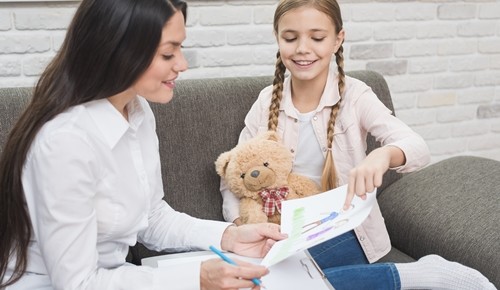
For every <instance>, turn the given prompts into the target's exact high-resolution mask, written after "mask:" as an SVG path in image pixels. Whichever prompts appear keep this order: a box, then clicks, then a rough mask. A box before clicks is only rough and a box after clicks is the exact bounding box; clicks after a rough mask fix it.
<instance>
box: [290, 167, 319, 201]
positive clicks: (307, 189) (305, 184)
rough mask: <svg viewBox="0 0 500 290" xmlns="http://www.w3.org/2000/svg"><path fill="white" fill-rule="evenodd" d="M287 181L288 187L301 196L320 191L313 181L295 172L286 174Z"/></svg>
mask: <svg viewBox="0 0 500 290" xmlns="http://www.w3.org/2000/svg"><path fill="white" fill-rule="evenodd" d="M288 183H289V184H290V187H291V188H293V189H294V190H295V193H296V194H297V195H299V196H301V197H306V196H310V195H314V194H317V193H319V192H320V189H319V188H318V186H317V185H316V183H314V181H312V180H311V179H309V178H307V177H305V176H302V175H298V174H295V173H290V175H289V176H288Z"/></svg>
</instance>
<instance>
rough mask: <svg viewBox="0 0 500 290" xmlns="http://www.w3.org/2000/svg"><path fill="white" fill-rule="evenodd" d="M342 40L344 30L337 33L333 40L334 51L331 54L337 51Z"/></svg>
mask: <svg viewBox="0 0 500 290" xmlns="http://www.w3.org/2000/svg"><path fill="white" fill-rule="evenodd" d="M344 38H345V32H344V29H342V30H340V32H339V33H337V38H336V39H335V51H334V52H333V53H334V54H335V53H337V51H339V48H340V46H341V45H342V43H344Z"/></svg>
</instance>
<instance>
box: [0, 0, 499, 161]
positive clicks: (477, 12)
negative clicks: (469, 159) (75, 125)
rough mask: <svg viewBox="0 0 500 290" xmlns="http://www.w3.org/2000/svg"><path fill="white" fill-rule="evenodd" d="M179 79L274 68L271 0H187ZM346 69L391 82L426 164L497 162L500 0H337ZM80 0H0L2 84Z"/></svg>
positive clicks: (22, 80) (21, 82) (32, 61)
mask: <svg viewBox="0 0 500 290" xmlns="http://www.w3.org/2000/svg"><path fill="white" fill-rule="evenodd" d="M188 3H189V5H190V8H189V17H188V39H187V40H186V42H185V44H184V46H185V54H186V57H187V58H188V61H189V63H190V69H189V70H188V71H187V72H186V73H184V74H183V76H182V78H185V79H186V78H204V77H222V76H247V75H271V74H273V72H274V57H275V54H276V49H277V47H276V44H275V41H274V36H273V33H272V18H273V12H274V8H275V5H276V3H277V1H276V0H247V1H244V0H191V1H190V0H188ZM340 4H341V8H342V13H343V18H344V25H345V30H346V43H345V45H344V48H345V50H344V51H345V57H346V60H345V64H346V70H358V69H370V70H375V71H378V72H380V73H382V74H383V75H384V76H385V77H386V80H387V82H388V84H389V87H390V89H391V93H392V96H393V99H394V105H395V107H396V110H397V115H398V116H399V117H400V118H401V119H403V120H404V121H405V122H406V123H407V124H409V125H410V126H411V127H412V128H414V129H415V130H416V131H417V132H419V133H420V134H421V135H422V136H423V137H424V138H425V139H426V141H427V142H428V144H429V147H430V149H431V152H432V160H433V162H436V161H439V160H442V159H444V158H448V157H451V156H455V155H477V156H483V157H488V158H493V159H496V160H500V1H499V0H496V1H495V0H466V1H458V0H420V1H406V0H340ZM77 5H78V3H77V2H54V3H47V2H33V3H21V2H19V3H0V86H4V87H5V86H30V85H33V84H34V82H35V81H36V79H37V77H38V75H39V74H40V72H41V71H42V70H43V68H44V66H45V65H46V63H47V62H48V61H49V60H50V58H51V57H52V56H53V55H54V53H55V52H56V51H57V49H58V48H59V47H60V45H61V43H62V40H63V38H64V34H65V28H66V27H67V25H68V24H69V21H70V19H71V17H72V15H73V13H74V11H75V7H76V6H77Z"/></svg>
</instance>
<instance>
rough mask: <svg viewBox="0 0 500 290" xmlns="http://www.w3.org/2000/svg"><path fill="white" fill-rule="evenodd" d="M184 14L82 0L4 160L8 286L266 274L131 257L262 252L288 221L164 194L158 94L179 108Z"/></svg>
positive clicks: (4, 282)
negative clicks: (136, 262) (186, 207)
mask: <svg viewBox="0 0 500 290" xmlns="http://www.w3.org/2000/svg"><path fill="white" fill-rule="evenodd" d="M185 15H186V4H185V3H184V2H183V1H180V0H140V1H137V0H113V1H108V0H83V1H82V2H81V4H80V7H79V8H78V10H77V12H76V14H75V17H74V19H73V21H72V24H71V26H70V27H69V29H68V31H67V35H66V39H65V41H64V44H63V46H62V48H61V50H60V51H59V53H58V54H57V56H56V57H55V58H54V60H53V61H52V62H51V64H50V65H49V66H48V67H47V69H46V70H45V72H44V73H43V75H42V77H41V79H40V80H39V82H38V84H37V86H36V88H35V91H34V95H33V99H32V101H31V103H30V104H29V105H28V107H27V109H26V111H25V112H24V113H23V115H22V116H21V118H20V119H19V121H18V122H17V124H16V125H15V127H14V128H13V129H12V131H11V133H10V135H9V139H8V141H7V143H6V144H5V146H4V150H3V152H2V156H1V159H0V207H1V208H0V214H1V217H0V239H1V242H0V288H1V289H5V287H7V289H23V290H26V289H92V290H96V289H131V290H135V289H199V288H201V289H221V288H223V286H224V287H227V288H226V289H236V288H251V287H254V283H253V282H252V279H253V278H256V277H257V278H258V277H261V276H263V275H265V274H266V273H267V272H268V270H267V269H266V268H264V267H262V266H256V265H250V264H247V263H245V264H243V263H242V264H240V266H233V265H229V264H228V263H226V262H224V261H222V260H221V259H212V260H208V261H205V262H202V263H199V262H198V263H196V262H193V263H188V264H183V265H178V266H176V267H167V268H155V269H153V268H150V267H142V266H133V265H130V264H127V263H125V257H126V256H127V253H128V250H129V246H131V245H134V244H135V243H136V242H137V241H138V240H139V241H141V242H142V243H143V244H145V245H146V246H148V247H149V248H151V249H156V250H158V251H161V250H166V249H171V250H185V251H186V250H190V249H208V247H209V246H210V245H215V246H218V247H220V248H222V249H224V250H228V251H234V252H237V253H239V254H242V255H247V256H254V257H263V256H264V255H265V254H266V253H267V251H268V250H269V249H270V247H271V246H272V244H273V243H274V241H275V240H279V239H283V236H282V235H281V234H280V233H279V226H278V225H272V224H260V225H256V226H251V227H246V228H241V227H236V226H230V224H229V223H223V222H215V221H206V220H200V219H195V218H192V217H189V216H187V215H185V214H182V213H179V212H176V211H174V210H173V209H172V208H171V207H170V206H169V205H168V204H167V203H165V202H164V201H163V200H162V198H163V196H164V193H163V185H162V180H161V168H160V159H159V152H158V138H157V136H156V132H155V119H154V116H153V113H152V111H151V108H150V107H149V105H148V101H149V102H158V103H167V102H169V101H170V100H171V99H172V97H173V89H174V87H175V80H176V78H177V77H178V75H179V73H181V72H182V71H184V70H186V68H187V63H186V60H185V58H184V56H183V54H182V52H181V43H182V42H183V41H184V39H185V34H186V32H185V27H184V19H185ZM199 232H203V233H205V234H204V235H201V236H200V235H199ZM258 288H259V287H257V286H255V287H254V288H253V289H258Z"/></svg>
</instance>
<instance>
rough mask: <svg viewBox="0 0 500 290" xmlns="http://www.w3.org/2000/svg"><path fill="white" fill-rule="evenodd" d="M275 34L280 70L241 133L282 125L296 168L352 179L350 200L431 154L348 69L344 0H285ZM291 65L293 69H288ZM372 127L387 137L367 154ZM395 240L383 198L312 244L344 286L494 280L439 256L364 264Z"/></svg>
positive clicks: (231, 212)
mask: <svg viewBox="0 0 500 290" xmlns="http://www.w3.org/2000/svg"><path fill="white" fill-rule="evenodd" d="M274 33H275V36H276V38H277V41H278V46H279V51H278V54H277V61H276V72H275V79H274V82H273V85H272V86H269V87H267V88H265V89H264V90H262V92H261V93H260V95H259V98H258V100H257V101H256V102H255V104H254V105H253V106H252V108H251V109H250V111H249V113H248V115H247V117H246V118H245V128H244V129H243V131H242V132H241V135H240V142H242V141H245V140H247V139H249V138H252V137H254V136H255V135H257V134H258V133H260V132H263V131H266V130H273V131H277V132H278V134H279V135H280V136H281V139H282V141H283V143H284V144H285V145H286V146H288V147H289V148H290V151H291V152H292V153H293V154H294V156H295V159H294V167H293V171H294V172H296V173H299V174H301V175H304V176H308V177H310V178H311V179H313V180H316V182H317V183H318V185H321V187H322V188H323V190H328V189H332V188H335V187H336V186H338V185H342V184H347V185H348V196H347V199H346V202H345V206H344V207H345V208H348V207H349V205H350V202H351V200H352V198H353V196H354V195H355V194H356V195H358V196H360V197H361V198H363V199H364V198H365V197H366V196H365V194H366V192H371V191H373V190H374V189H375V188H376V187H378V186H380V185H381V184H382V176H383V174H384V173H385V172H386V171H387V170H389V169H392V170H397V171H398V172H410V171H414V170H416V169H419V168H421V167H423V166H424V165H426V164H427V163H428V162H429V152H428V148H427V146H426V144H425V142H424V140H423V139H422V138H421V137H420V136H418V135H417V134H416V133H414V132H413V131H412V130H411V129H410V128H409V127H408V126H406V125H405V124H404V123H403V122H401V121H400V120H398V119H397V118H395V117H394V116H392V115H391V112H390V111H389V109H387V108H386V107H385V106H384V105H383V104H382V103H381V102H380V101H379V99H378V98H377V96H375V94H374V93H373V92H372V90H371V89H370V88H369V87H367V86H366V85H365V84H364V83H362V82H361V81H358V80H356V79H353V78H350V77H347V76H346V75H345V73H344V69H343V67H344V58H343V47H342V43H343V41H344V34H345V33H344V30H343V27H342V18H341V13H340V8H339V6H338V4H337V2H336V1H335V0H281V1H280V2H279V4H278V7H277V9H276V12H275V16H274ZM332 58H334V59H335V62H336V65H331V60H332ZM285 70H288V71H289V73H290V77H288V78H285ZM368 132H369V133H371V134H372V135H373V136H374V137H375V138H376V139H377V140H378V141H379V142H380V143H381V144H382V146H381V147H380V148H378V149H375V150H373V151H372V152H371V153H370V154H369V155H368V156H366V154H365V151H366V146H367V145H366V141H365V140H366V136H367V133H368ZM221 192H222V194H223V197H224V206H223V211H224V212H223V214H224V217H225V219H226V220H227V221H231V222H234V223H236V224H240V221H239V218H238V214H239V213H238V210H239V207H238V202H239V201H238V200H237V199H236V198H235V197H234V195H233V194H232V193H231V192H229V190H228V189H227V187H226V185H225V183H224V181H222V182H221ZM390 249H391V243H390V240H389V235H388V232H387V229H386V227H385V224H384V220H383V217H382V215H381V212H380V209H379V207H378V205H377V204H376V205H375V206H374V208H373V210H372V211H371V213H370V215H369V216H368V218H367V219H366V220H365V221H364V222H363V224H362V225H361V226H359V227H358V228H356V229H355V230H353V231H351V232H348V233H346V234H344V235H341V236H339V237H337V238H334V239H332V240H330V241H327V242H325V243H323V244H320V245H318V246H316V247H313V248H311V249H310V253H311V255H312V256H313V257H314V258H315V260H316V262H317V263H318V264H319V265H320V267H321V268H322V269H323V271H324V272H325V274H326V276H327V277H328V280H329V281H330V282H331V284H332V285H333V286H334V287H335V288H336V289H337V290H342V289H400V288H401V289H413V288H418V287H421V288H431V289H488V287H489V289H492V288H493V289H494V287H493V286H492V284H491V283H489V281H488V280H487V279H486V278H485V277H483V276H482V275H481V274H480V273H479V272H477V271H475V270H473V269H470V268H467V267H465V266H462V265H460V264H458V263H452V262H448V261H446V260H444V259H442V258H440V257H439V256H435V255H432V256H427V257H424V258H422V259H421V260H419V261H418V262H415V263H411V264H374V265H365V266H360V265H363V264H369V263H373V262H375V261H377V260H379V259H380V258H382V257H383V256H384V255H386V254H387V253H388V252H389V251H390ZM356 265H357V266H356Z"/></svg>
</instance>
